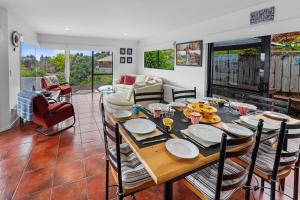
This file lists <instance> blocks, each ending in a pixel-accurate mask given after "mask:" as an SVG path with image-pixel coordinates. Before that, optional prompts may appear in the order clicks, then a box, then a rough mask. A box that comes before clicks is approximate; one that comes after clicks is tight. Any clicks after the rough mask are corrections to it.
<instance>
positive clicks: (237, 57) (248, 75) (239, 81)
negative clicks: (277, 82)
mask: <svg viewBox="0 0 300 200" xmlns="http://www.w3.org/2000/svg"><path fill="white" fill-rule="evenodd" d="M261 52H262V51H261V39H260V38H249V39H244V40H236V41H228V42H218V43H214V50H213V69H212V74H213V80H212V84H213V85H216V86H225V87H232V88H238V89H245V90H254V91H257V90H258V89H259V84H260V69H261V66H262V62H261Z"/></svg>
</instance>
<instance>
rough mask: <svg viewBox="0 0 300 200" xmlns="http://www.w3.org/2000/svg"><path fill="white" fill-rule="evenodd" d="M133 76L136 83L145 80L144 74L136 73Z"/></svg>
mask: <svg viewBox="0 0 300 200" xmlns="http://www.w3.org/2000/svg"><path fill="white" fill-rule="evenodd" d="M135 78H136V79H135V82H136V83H139V82H145V80H146V76H145V75H136V77H135Z"/></svg>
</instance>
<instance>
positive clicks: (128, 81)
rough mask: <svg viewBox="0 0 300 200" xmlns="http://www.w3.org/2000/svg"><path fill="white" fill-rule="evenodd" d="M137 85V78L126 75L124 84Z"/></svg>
mask: <svg viewBox="0 0 300 200" xmlns="http://www.w3.org/2000/svg"><path fill="white" fill-rule="evenodd" d="M134 83H135V76H130V75H125V78H124V84H126V85H133V84H134Z"/></svg>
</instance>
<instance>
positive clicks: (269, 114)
mask: <svg viewBox="0 0 300 200" xmlns="http://www.w3.org/2000/svg"><path fill="white" fill-rule="evenodd" d="M263 114H264V115H265V116H267V117H270V118H273V119H279V120H283V119H286V120H289V119H290V118H291V117H290V116H288V115H285V114H282V113H279V112H273V111H264V112H263Z"/></svg>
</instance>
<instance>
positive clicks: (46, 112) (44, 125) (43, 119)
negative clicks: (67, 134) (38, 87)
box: [32, 95, 76, 135]
mask: <svg viewBox="0 0 300 200" xmlns="http://www.w3.org/2000/svg"><path fill="white" fill-rule="evenodd" d="M33 113H34V115H33V120H32V121H33V122H34V123H36V124H37V125H39V127H38V128H37V129H36V130H37V131H38V132H40V133H42V134H44V135H54V134H57V133H59V132H61V131H64V130H66V129H68V128H70V127H72V126H73V125H74V124H75V121H76V119H75V112H74V108H73V105H72V104H71V103H68V102H57V103H53V104H48V102H47V100H46V99H45V98H44V97H43V96H42V95H38V96H36V97H35V98H34V99H33ZM71 117H73V123H72V124H71V125H69V126H67V127H64V128H61V129H60V130H56V131H55V132H52V133H49V129H50V128H51V127H53V126H54V125H56V124H58V123H60V122H63V121H65V120H66V119H68V118H71Z"/></svg>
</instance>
